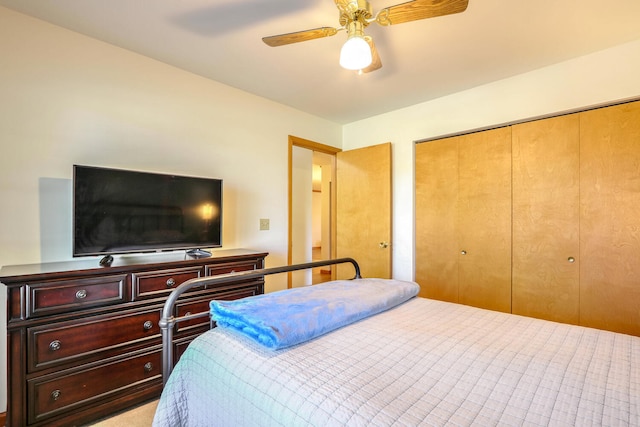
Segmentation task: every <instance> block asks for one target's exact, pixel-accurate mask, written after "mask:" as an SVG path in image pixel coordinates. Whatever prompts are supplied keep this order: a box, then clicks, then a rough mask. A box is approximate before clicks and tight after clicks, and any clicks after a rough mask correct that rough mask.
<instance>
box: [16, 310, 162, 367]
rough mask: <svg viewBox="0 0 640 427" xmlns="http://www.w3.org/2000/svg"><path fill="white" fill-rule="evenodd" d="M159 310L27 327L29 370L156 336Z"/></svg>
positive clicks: (73, 359)
mask: <svg viewBox="0 0 640 427" xmlns="http://www.w3.org/2000/svg"><path fill="white" fill-rule="evenodd" d="M159 320H160V310H159V309H152V310H150V309H147V310H145V311H142V312H129V313H126V314H125V313H119V314H116V315H113V314H112V315H110V316H109V317H107V316H106V315H105V316H94V317H90V318H84V319H78V320H73V321H68V322H60V323H57V324H51V325H43V326H37V327H33V328H28V329H27V335H28V343H29V344H28V345H29V352H28V354H29V358H28V359H29V370H30V372H33V371H35V370H38V369H42V368H46V367H49V366H51V365H55V364H60V363H67V362H72V361H76V360H82V359H85V358H87V357H88V356H90V355H92V354H94V353H98V352H101V351H107V350H113V351H116V350H117V349H118V348H119V347H126V345H128V344H132V343H135V342H137V341H140V340H145V339H152V338H154V337H155V338H157V337H159V336H160V327H159V326H158V321H159Z"/></svg>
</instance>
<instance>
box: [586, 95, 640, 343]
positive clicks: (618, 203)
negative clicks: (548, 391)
mask: <svg viewBox="0 0 640 427" xmlns="http://www.w3.org/2000/svg"><path fill="white" fill-rule="evenodd" d="M580 138H581V139H580V156H581V164H580V166H581V169H580V177H581V184H580V199H581V219H580V221H581V222H580V227H581V232H580V239H581V241H580V248H581V263H580V306H581V311H580V323H581V324H583V325H586V326H591V327H595V328H601V329H608V330H613V331H619V332H624V333H628V334H633V335H640V102H635V103H629V104H622V105H618V106H614V107H608V108H602V109H598V110H593V111H588V112H584V113H581V116H580Z"/></svg>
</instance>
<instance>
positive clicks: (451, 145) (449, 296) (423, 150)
mask: <svg viewBox="0 0 640 427" xmlns="http://www.w3.org/2000/svg"><path fill="white" fill-rule="evenodd" d="M415 154H416V172H415V173H416V188H415V190H416V194H415V197H416V282H418V284H420V288H421V290H420V296H423V297H427V298H434V299H439V300H443V301H450V302H458V240H457V236H458V233H457V212H458V140H457V138H446V139H441V140H438V141H431V142H423V143H420V144H417V145H416V153H415Z"/></svg>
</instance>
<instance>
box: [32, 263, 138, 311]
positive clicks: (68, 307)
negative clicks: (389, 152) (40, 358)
mask: <svg viewBox="0 0 640 427" xmlns="http://www.w3.org/2000/svg"><path fill="white" fill-rule="evenodd" d="M126 279H127V275H126V274H121V275H113V276H102V277H93V278H80V279H73V280H62V281H52V282H40V283H28V284H27V285H26V286H25V290H26V297H27V301H26V313H27V317H38V316H45V315H49V314H55V313H64V312H68V311H74V310H79V309H83V308H89V307H95V306H100V305H108V304H117V303H121V302H124V301H125V298H126V297H125V285H126Z"/></svg>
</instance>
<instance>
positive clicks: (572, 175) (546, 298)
mask: <svg viewBox="0 0 640 427" xmlns="http://www.w3.org/2000/svg"><path fill="white" fill-rule="evenodd" d="M512 144H513V156H512V160H513V266H512V312H513V313H514V314H521V315H524V316H531V317H537V318H541V319H547V320H554V321H558V322H564V323H573V324H577V323H579V321H580V298H579V297H580V276H579V273H580V269H579V263H580V254H579V251H580V242H579V233H580V209H579V203H580V202H579V196H580V151H579V150H580V116H579V115H578V114H572V115H566V116H560V117H554V118H550V119H545V120H537V121H534V122H529V123H522V124H518V125H515V126H513V128H512Z"/></svg>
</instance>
